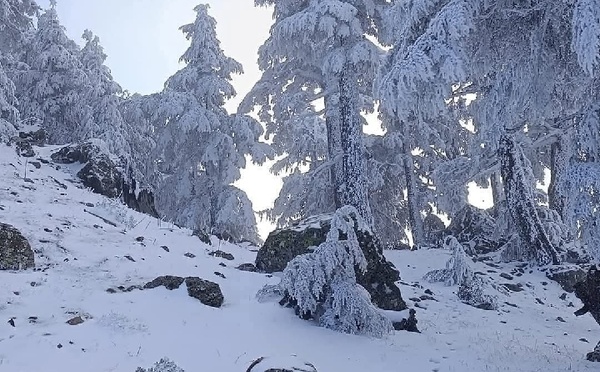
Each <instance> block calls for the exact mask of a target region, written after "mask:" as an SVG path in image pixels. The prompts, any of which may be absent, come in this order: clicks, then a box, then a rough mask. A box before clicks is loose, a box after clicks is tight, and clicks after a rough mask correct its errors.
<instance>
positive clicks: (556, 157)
mask: <svg viewBox="0 0 600 372" xmlns="http://www.w3.org/2000/svg"><path fill="white" fill-rule="evenodd" d="M566 150H567V149H566V148H565V143H564V141H558V142H555V143H553V144H552V145H551V147H550V185H548V205H549V207H550V209H553V210H555V211H556V212H558V214H559V215H560V217H561V218H562V219H563V220H564V210H565V202H566V200H565V195H564V194H563V193H562V191H561V190H560V187H559V184H560V182H561V181H562V180H561V177H563V176H564V173H565V170H566V168H567V163H568V156H567V155H568V154H567V153H568V151H566Z"/></svg>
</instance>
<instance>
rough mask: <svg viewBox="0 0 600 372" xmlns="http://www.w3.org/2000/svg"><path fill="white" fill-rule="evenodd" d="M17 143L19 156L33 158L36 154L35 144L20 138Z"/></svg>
mask: <svg viewBox="0 0 600 372" xmlns="http://www.w3.org/2000/svg"><path fill="white" fill-rule="evenodd" d="M15 145H16V146H15V150H16V151H17V154H18V155H19V156H22V157H24V158H32V157H34V156H35V151H33V146H32V145H31V143H29V142H27V141H21V140H19V141H18V142H16V143H15Z"/></svg>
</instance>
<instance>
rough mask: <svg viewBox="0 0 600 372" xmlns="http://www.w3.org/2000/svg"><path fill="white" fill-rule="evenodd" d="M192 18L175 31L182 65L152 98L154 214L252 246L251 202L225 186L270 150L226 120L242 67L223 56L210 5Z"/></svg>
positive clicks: (251, 125) (243, 124) (248, 126)
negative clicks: (156, 172) (156, 169)
mask: <svg viewBox="0 0 600 372" xmlns="http://www.w3.org/2000/svg"><path fill="white" fill-rule="evenodd" d="M195 11H196V19H195V21H194V22H193V23H191V24H187V25H184V26H182V27H181V30H182V31H183V33H184V34H185V36H186V38H187V39H188V40H189V41H190V47H189V48H188V49H187V50H186V51H185V53H184V54H183V56H182V57H181V59H180V60H181V62H183V63H185V64H186V65H185V67H183V68H182V69H181V70H179V71H178V72H176V73H175V74H174V75H173V76H171V77H170V78H169V79H168V80H167V82H166V83H165V88H164V90H163V92H162V93H161V94H159V95H158V105H159V107H158V112H157V118H158V120H159V121H158V122H159V126H158V127H157V133H158V137H157V138H158V146H157V156H158V159H159V161H160V162H161V163H162V165H161V166H160V168H161V172H162V173H163V174H164V179H163V180H161V181H160V182H159V185H158V190H157V201H158V204H157V207H158V209H159V212H160V213H161V214H162V215H163V216H164V217H165V218H167V219H169V220H173V221H174V222H176V223H178V224H180V225H183V226H187V227H191V228H194V229H201V230H203V231H205V232H207V233H212V234H217V235H221V236H224V237H231V238H233V239H235V240H242V239H246V240H250V241H252V242H257V241H258V240H259V239H258V234H257V231H256V221H255V218H254V214H253V213H251V211H252V206H251V204H250V201H249V199H248V198H247V197H246V195H245V193H244V192H243V191H242V190H240V189H238V188H235V187H233V186H231V184H232V183H233V182H235V181H236V180H238V179H239V178H240V169H241V168H244V167H245V165H246V158H245V156H246V155H250V156H251V157H252V159H253V160H254V161H257V162H262V161H264V160H266V157H267V156H268V155H269V148H268V146H267V145H265V144H263V143H261V142H259V137H260V136H261V134H262V128H261V126H260V124H259V123H258V122H256V121H255V120H253V119H251V118H250V117H247V116H243V115H229V114H228V113H227V112H226V110H225V108H224V104H225V101H226V100H227V99H229V98H231V97H233V96H234V95H235V90H234V88H233V86H232V85H231V79H232V75H233V74H237V73H241V72H242V66H241V65H240V64H239V63H238V62H237V61H235V60H234V59H232V58H229V57H227V56H225V54H224V53H223V50H222V49H221V47H220V43H219V40H218V39H217V35H216V31H215V26H216V21H215V19H214V18H212V17H211V16H210V15H209V14H208V5H198V6H197V7H196V8H195Z"/></svg>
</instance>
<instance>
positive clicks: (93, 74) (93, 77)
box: [75, 30, 131, 165]
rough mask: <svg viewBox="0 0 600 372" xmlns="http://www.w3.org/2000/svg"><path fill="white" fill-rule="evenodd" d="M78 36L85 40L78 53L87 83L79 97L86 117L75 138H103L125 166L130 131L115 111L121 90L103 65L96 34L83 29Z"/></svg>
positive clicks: (101, 52)
mask: <svg viewBox="0 0 600 372" xmlns="http://www.w3.org/2000/svg"><path fill="white" fill-rule="evenodd" d="M82 37H83V39H84V40H85V41H86V43H85V45H84V47H83V48H82V49H81V52H80V53H79V58H80V60H81V64H82V67H83V69H84V71H85V73H86V75H87V83H88V86H87V87H86V89H85V90H84V91H83V97H82V99H83V100H84V101H85V103H86V106H87V107H89V110H87V111H86V112H85V114H86V116H85V117H84V118H83V119H84V121H83V122H81V123H80V127H79V128H78V129H79V130H78V133H77V134H76V135H75V137H76V138H78V139H79V140H85V139H89V138H99V139H101V140H103V141H104V142H105V143H106V144H107V145H108V148H109V150H110V151H111V152H112V153H113V154H115V155H117V156H119V157H121V158H122V159H123V160H124V162H125V163H126V164H125V165H127V164H128V163H129V161H128V160H127V159H128V158H129V156H130V153H131V150H130V148H129V144H128V142H127V141H128V138H129V137H131V134H130V133H129V130H128V128H127V127H126V122H125V121H124V120H123V116H122V115H121V112H120V110H119V106H120V104H121V100H122V98H121V96H122V95H123V90H122V89H121V87H120V86H119V84H117V83H116V82H115V81H114V79H113V77H112V75H111V72H110V69H109V68H108V67H107V66H106V65H105V64H104V63H105V61H106V58H107V56H106V54H105V53H104V49H103V48H102V46H101V45H100V39H99V38H98V36H96V35H94V34H93V33H92V32H91V31H90V30H85V31H84V33H83V35H82Z"/></svg>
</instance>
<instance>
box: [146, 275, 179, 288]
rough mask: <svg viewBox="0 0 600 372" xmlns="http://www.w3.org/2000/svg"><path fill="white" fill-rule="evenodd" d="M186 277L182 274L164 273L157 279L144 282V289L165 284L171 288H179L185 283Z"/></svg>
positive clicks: (164, 285)
mask: <svg viewBox="0 0 600 372" xmlns="http://www.w3.org/2000/svg"><path fill="white" fill-rule="evenodd" d="M184 280H185V279H184V278H182V277H180V276H174V275H163V276H159V277H157V278H156V279H154V280H152V281H151V282H148V283H146V284H144V289H152V288H156V287H160V286H163V287H165V288H167V289H169V290H173V289H177V288H179V287H180V286H181V284H183V281H184Z"/></svg>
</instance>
